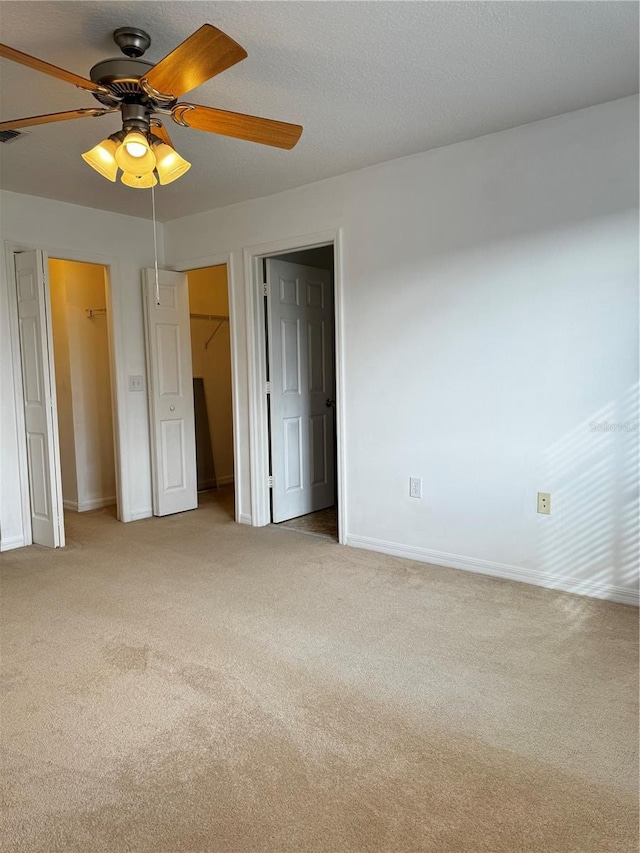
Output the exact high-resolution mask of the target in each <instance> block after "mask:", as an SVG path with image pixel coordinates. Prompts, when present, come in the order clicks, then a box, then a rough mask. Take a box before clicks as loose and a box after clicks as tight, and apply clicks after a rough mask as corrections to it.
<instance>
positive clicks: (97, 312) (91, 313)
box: [86, 308, 107, 320]
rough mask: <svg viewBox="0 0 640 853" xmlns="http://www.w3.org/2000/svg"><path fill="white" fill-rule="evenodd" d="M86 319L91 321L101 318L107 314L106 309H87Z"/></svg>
mask: <svg viewBox="0 0 640 853" xmlns="http://www.w3.org/2000/svg"><path fill="white" fill-rule="evenodd" d="M86 311H87V319H89V320H91V319H93V318H94V317H99V316H102V315H103V314H106V313H107V309H106V308H87V309H86Z"/></svg>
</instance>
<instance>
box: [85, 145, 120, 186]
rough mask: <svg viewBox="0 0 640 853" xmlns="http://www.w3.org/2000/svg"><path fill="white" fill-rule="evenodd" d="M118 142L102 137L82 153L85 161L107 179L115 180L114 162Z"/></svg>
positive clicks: (116, 168)
mask: <svg viewBox="0 0 640 853" xmlns="http://www.w3.org/2000/svg"><path fill="white" fill-rule="evenodd" d="M119 144H120V143H119V142H118V141H117V140H116V139H103V140H102V142H99V143H98V144H97V145H96V146H95V147H94V148H92V149H91V151H86V152H85V153H84V154H83V155H82V159H83V160H84V161H85V163H88V164H89V165H90V166H91V168H92V169H95V170H96V172H98V173H99V174H100V175H102V177H103V178H107V180H109V181H115V179H116V175H117V174H118V164H117V163H116V158H115V153H116V151H117V149H118V146H119Z"/></svg>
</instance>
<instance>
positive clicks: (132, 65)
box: [89, 56, 153, 106]
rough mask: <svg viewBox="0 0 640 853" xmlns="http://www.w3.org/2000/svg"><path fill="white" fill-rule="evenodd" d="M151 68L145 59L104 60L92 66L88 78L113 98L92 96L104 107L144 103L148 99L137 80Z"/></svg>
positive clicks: (150, 64)
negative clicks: (111, 94) (127, 102)
mask: <svg viewBox="0 0 640 853" xmlns="http://www.w3.org/2000/svg"><path fill="white" fill-rule="evenodd" d="M152 68H153V63H151V62H147V61H146V60H145V59H125V58H124V57H122V56H118V57H116V58H115V59H104V60H103V61H102V62H98V64H97V65H94V66H93V68H92V69H91V71H90V72H89V76H90V77H91V80H93V82H94V83H99V84H100V85H101V86H104V87H105V88H107V89H109V91H110V92H113V95H114V97H113V98H110V97H109V96H108V95H103V94H102V93H101V92H93V93H92V94H93V96H94V97H95V98H97V100H98V101H100V103H102V104H105V105H106V106H115V105H117V104H118V103H121V102H122V101H131V102H133V103H135V102H144V101H148V100H149V98H148V96H147V94H146V93H145V92H144V90H143V89H142V87H141V86H140V83H139V80H140V78H141V77H143V76H144V75H145V74H148V72H149V71H150V70H151V69H152Z"/></svg>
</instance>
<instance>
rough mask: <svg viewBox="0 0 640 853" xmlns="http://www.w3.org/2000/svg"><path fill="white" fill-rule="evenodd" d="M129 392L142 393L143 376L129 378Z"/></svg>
mask: <svg viewBox="0 0 640 853" xmlns="http://www.w3.org/2000/svg"><path fill="white" fill-rule="evenodd" d="M129 391H144V376H130V377H129Z"/></svg>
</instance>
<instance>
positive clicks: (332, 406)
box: [325, 400, 336, 409]
mask: <svg viewBox="0 0 640 853" xmlns="http://www.w3.org/2000/svg"><path fill="white" fill-rule="evenodd" d="M325 406H326V407H327V409H335V407H336V401H335V400H327V402H326V403H325Z"/></svg>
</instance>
